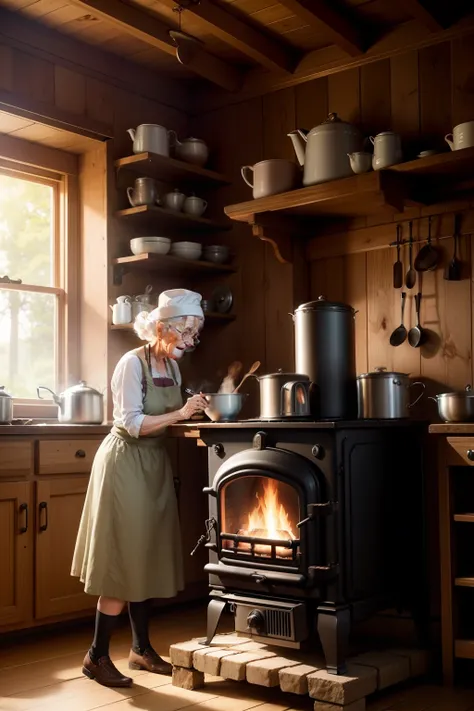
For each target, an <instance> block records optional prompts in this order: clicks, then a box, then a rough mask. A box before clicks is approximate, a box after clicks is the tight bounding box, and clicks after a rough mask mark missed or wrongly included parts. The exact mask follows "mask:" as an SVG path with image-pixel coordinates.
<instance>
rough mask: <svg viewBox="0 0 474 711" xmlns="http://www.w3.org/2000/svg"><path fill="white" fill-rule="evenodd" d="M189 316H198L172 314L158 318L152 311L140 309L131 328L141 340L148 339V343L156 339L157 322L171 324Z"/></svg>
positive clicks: (183, 320)
mask: <svg viewBox="0 0 474 711" xmlns="http://www.w3.org/2000/svg"><path fill="white" fill-rule="evenodd" d="M189 318H193V319H194V318H198V317H197V316H174V317H173V318H167V319H160V318H158V317H157V314H156V313H155V312H154V311H140V313H139V314H138V316H137V317H136V318H135V322H134V324H133V328H134V329H135V333H136V334H137V336H138V338H139V339H140V340H141V341H148V343H153V341H155V340H156V327H157V324H158V323H163V324H164V325H167V324H169V325H171V324H175V323H180V322H184V323H186V321H187V320H188V319H189Z"/></svg>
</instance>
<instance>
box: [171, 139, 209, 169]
mask: <svg viewBox="0 0 474 711" xmlns="http://www.w3.org/2000/svg"><path fill="white" fill-rule="evenodd" d="M175 151H176V157H177V158H179V160H184V161H186V163H193V164H194V165H198V166H200V167H201V168H202V167H203V166H204V165H206V163H207V159H208V157H209V148H208V147H207V145H206V144H205V143H204V141H203V140H202V139H200V138H185V139H184V141H180V140H179V139H178V137H177V136H176V134H175Z"/></svg>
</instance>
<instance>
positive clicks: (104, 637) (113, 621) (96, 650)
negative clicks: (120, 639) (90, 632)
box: [89, 610, 119, 663]
mask: <svg viewBox="0 0 474 711" xmlns="http://www.w3.org/2000/svg"><path fill="white" fill-rule="evenodd" d="M118 618H119V616H118V615H106V614H105V612H100V610H97V612H96V615H95V633H94V640H93V642H92V647H91V648H90V650H89V655H90V657H91V659H92V661H93V662H96V663H97V662H98V661H99V659H100V658H101V657H108V656H109V643H110V638H111V636H112V633H113V631H114V630H115V627H116V626H117V620H118Z"/></svg>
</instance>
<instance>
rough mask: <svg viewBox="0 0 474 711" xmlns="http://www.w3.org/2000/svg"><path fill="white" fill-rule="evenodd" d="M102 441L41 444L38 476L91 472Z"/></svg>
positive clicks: (51, 441)
mask: <svg viewBox="0 0 474 711" xmlns="http://www.w3.org/2000/svg"><path fill="white" fill-rule="evenodd" d="M101 442H102V438H101V439H66V438H64V439H54V440H41V441H40V443H39V467H38V474H86V473H88V472H90V470H91V467H92V462H93V459H94V456H95V453H96V452H97V450H98V449H99V446H100V443H101Z"/></svg>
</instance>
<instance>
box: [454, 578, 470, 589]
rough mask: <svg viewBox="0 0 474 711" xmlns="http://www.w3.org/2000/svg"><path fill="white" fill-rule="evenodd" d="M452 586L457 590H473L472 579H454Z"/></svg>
mask: <svg viewBox="0 0 474 711" xmlns="http://www.w3.org/2000/svg"><path fill="white" fill-rule="evenodd" d="M454 585H455V586H456V587H457V588H474V578H455V579H454Z"/></svg>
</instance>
